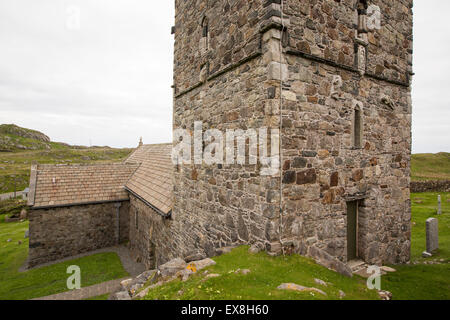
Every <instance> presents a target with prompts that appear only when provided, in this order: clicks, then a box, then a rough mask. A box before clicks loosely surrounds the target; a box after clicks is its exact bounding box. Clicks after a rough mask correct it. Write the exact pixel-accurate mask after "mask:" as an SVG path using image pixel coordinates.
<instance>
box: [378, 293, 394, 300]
mask: <svg viewBox="0 0 450 320" xmlns="http://www.w3.org/2000/svg"><path fill="white" fill-rule="evenodd" d="M378 295H379V296H380V298H381V300H391V299H392V293H391V292H389V291H378Z"/></svg>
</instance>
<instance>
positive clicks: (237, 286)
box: [145, 246, 379, 300]
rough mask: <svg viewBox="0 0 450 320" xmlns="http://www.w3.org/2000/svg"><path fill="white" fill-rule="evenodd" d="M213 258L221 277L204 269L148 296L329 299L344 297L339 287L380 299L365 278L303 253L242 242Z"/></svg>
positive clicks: (350, 295) (361, 296)
mask: <svg viewBox="0 0 450 320" xmlns="http://www.w3.org/2000/svg"><path fill="white" fill-rule="evenodd" d="M213 260H215V261H216V262H217V264H216V265H215V266H212V267H209V268H207V269H205V270H207V271H208V274H219V275H220V276H219V277H215V278H209V279H207V278H206V274H204V272H203V270H202V271H201V272H199V274H197V275H194V276H192V277H191V278H190V279H189V280H188V281H186V282H182V281H181V280H174V281H172V282H170V283H168V284H166V285H164V286H162V287H157V288H155V289H152V290H150V291H149V293H148V295H147V296H146V298H145V299H148V300H153V299H158V300H166V299H170V300H175V299H181V300H211V299H212V300H228V299H229V300H242V299H243V300H264V299H268V300H280V299H282V300H313V299H319V300H326V299H340V296H339V290H342V291H343V292H344V293H345V294H346V296H345V297H344V298H343V299H358V300H361V299H364V300H374V299H379V298H378V294H377V293H376V292H375V291H371V290H369V289H368V288H367V286H366V280H365V279H363V278H361V277H353V278H347V277H345V276H342V275H340V274H338V273H335V272H333V271H330V270H328V269H326V268H324V267H322V266H320V265H318V264H317V263H315V262H314V261H313V260H311V259H308V258H305V257H301V256H299V255H292V256H284V257H283V256H280V257H271V256H269V255H268V254H267V253H265V252H261V253H258V254H249V253H248V246H242V247H239V248H236V249H234V250H232V251H231V253H228V254H225V255H222V256H220V257H215V258H214V259H213ZM238 269H241V270H243V269H250V273H249V274H246V275H244V274H242V273H240V272H236V271H237V270H238ZM314 279H320V280H323V281H325V282H327V286H324V285H319V284H317V283H316V282H315V281H314ZM282 283H296V284H299V285H302V286H305V287H315V288H317V289H320V290H322V291H324V292H325V293H327V296H324V295H322V294H319V293H317V292H296V291H286V290H279V289H277V287H278V286H279V285H280V284H282Z"/></svg>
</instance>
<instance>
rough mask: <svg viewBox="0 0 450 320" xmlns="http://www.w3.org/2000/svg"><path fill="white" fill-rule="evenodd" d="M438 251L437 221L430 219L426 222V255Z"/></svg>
mask: <svg viewBox="0 0 450 320" xmlns="http://www.w3.org/2000/svg"><path fill="white" fill-rule="evenodd" d="M437 249H439V236H438V220H437V219H436V218H430V219H428V220H427V251H426V252H427V253H430V254H432V253H433V252H435V251H436V250H437Z"/></svg>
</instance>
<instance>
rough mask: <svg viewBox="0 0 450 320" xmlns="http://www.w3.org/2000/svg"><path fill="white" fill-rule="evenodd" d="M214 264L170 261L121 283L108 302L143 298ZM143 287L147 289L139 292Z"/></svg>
mask: <svg viewBox="0 0 450 320" xmlns="http://www.w3.org/2000/svg"><path fill="white" fill-rule="evenodd" d="M215 264H216V262H215V261H214V260H212V259H209V258H206V259H202V260H198V261H193V262H191V263H189V264H188V263H186V261H184V260H183V259H181V258H175V259H172V260H170V261H169V262H167V263H165V264H163V265H161V266H159V268H158V269H155V270H149V271H145V272H143V273H142V274H140V275H139V276H137V277H136V278H130V279H127V280H124V281H122V282H121V283H120V285H121V290H120V292H115V293H112V294H111V295H110V297H109V300H129V297H131V298H143V297H145V296H146V295H147V293H148V291H149V290H150V289H152V288H155V287H158V286H161V285H163V284H165V283H167V282H170V281H172V280H175V279H181V280H182V281H187V280H188V279H189V277H190V276H191V275H193V274H195V273H197V272H199V271H200V270H202V269H205V268H207V267H210V266H213V265H215ZM249 272H250V270H242V274H248V273H249ZM144 286H147V287H146V288H145V289H143V290H141V289H142V288H143V287H144ZM131 298H130V299H131Z"/></svg>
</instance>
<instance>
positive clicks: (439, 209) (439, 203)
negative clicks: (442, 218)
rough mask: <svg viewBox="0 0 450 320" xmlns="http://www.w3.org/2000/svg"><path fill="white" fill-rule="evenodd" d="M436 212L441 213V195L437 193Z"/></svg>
mask: <svg viewBox="0 0 450 320" xmlns="http://www.w3.org/2000/svg"><path fill="white" fill-rule="evenodd" d="M438 214H442V205H441V195H438Z"/></svg>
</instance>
